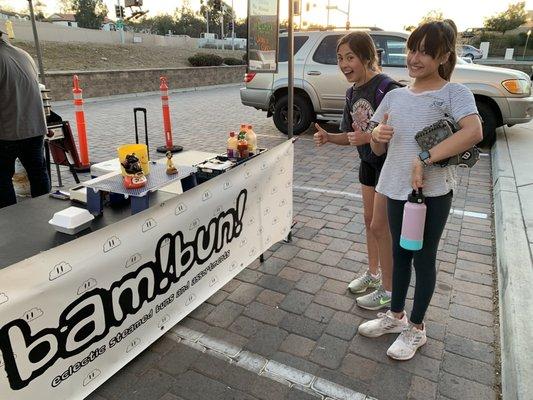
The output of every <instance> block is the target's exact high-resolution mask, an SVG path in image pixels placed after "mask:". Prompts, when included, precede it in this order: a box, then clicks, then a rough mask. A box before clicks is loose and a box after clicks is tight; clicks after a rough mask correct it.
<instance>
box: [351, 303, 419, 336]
mask: <svg viewBox="0 0 533 400" xmlns="http://www.w3.org/2000/svg"><path fill="white" fill-rule="evenodd" d="M408 326H409V323H408V322H407V316H406V315H405V313H404V314H403V317H402V319H398V318H396V317H394V315H393V314H392V311H391V310H388V311H387V312H386V313H378V317H377V318H376V319H372V320H370V321H367V322H365V323H364V324H361V325H359V329H358V330H357V331H358V332H359V334H360V335H363V336H366V337H371V338H374V337H378V336H382V335H385V334H387V333H401V332H402V331H403V330H404V329H405V328H406V327H408Z"/></svg>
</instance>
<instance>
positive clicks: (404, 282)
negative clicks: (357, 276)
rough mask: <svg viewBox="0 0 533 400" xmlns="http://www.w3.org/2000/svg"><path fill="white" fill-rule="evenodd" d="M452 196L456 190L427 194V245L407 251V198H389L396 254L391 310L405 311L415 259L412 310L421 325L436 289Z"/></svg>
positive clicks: (414, 322) (393, 251)
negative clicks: (402, 237)
mask: <svg viewBox="0 0 533 400" xmlns="http://www.w3.org/2000/svg"><path fill="white" fill-rule="evenodd" d="M452 197H453V194H452V192H450V193H448V194H445V195H444V196H439V197H426V206H427V213H426V224H425V227H424V245H423V246H424V247H422V249H421V250H419V251H410V250H405V249H404V248H403V247H401V246H400V234H401V231H402V219H403V206H404V204H405V201H400V200H392V199H387V210H388V212H389V227H390V231H391V235H392V256H393V272H392V300H391V311H392V312H396V313H399V312H402V311H403V310H404V307H405V298H406V296H407V290H408V289H409V283H410V282H411V262H413V265H414V267H415V274H416V284H415V296H414V303H413V310H412V311H411V322H412V323H413V324H421V323H422V321H423V320H424V315H425V314H426V310H427V308H428V306H429V302H430V301H431V297H432V296H433V291H434V290H435V282H436V278H437V271H436V268H435V261H436V259H437V248H438V246H439V241H440V237H441V236H442V232H443V230H444V227H445V225H446V221H447V220H448V215H449V214H450V208H451V205H452Z"/></svg>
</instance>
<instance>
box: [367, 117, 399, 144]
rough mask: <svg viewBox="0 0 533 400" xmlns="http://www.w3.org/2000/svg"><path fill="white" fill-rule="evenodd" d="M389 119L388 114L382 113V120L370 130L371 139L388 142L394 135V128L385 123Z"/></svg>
mask: <svg viewBox="0 0 533 400" xmlns="http://www.w3.org/2000/svg"><path fill="white" fill-rule="evenodd" d="M388 120H389V114H388V113H385V114H384V115H383V120H382V121H381V122H380V124H379V125H378V126H376V127H375V128H374V130H373V131H372V139H373V140H374V141H375V142H378V143H389V142H390V141H391V139H392V136H393V135H394V128H393V127H392V126H390V125H387V123H388Z"/></svg>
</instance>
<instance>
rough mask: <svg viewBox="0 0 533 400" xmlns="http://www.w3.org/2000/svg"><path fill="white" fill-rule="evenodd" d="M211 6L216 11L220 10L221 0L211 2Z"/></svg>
mask: <svg viewBox="0 0 533 400" xmlns="http://www.w3.org/2000/svg"><path fill="white" fill-rule="evenodd" d="M213 8H214V9H215V10H216V11H220V10H221V9H222V0H215V1H214V2H213Z"/></svg>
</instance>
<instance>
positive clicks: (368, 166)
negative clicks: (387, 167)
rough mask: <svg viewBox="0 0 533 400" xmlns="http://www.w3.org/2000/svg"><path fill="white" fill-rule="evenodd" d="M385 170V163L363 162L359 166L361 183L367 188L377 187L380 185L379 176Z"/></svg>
mask: <svg viewBox="0 0 533 400" xmlns="http://www.w3.org/2000/svg"><path fill="white" fill-rule="evenodd" d="M381 168H383V163H382V162H380V163H369V162H366V161H363V160H361V165H360V166H359V182H361V184H362V185H365V186H372V187H376V186H377V185H378V180H379V174H380V173H381Z"/></svg>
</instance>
